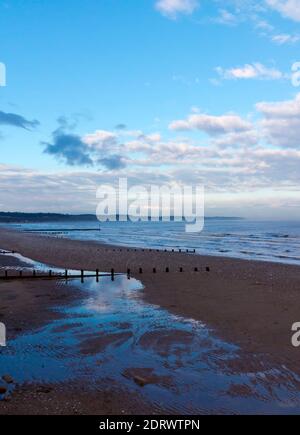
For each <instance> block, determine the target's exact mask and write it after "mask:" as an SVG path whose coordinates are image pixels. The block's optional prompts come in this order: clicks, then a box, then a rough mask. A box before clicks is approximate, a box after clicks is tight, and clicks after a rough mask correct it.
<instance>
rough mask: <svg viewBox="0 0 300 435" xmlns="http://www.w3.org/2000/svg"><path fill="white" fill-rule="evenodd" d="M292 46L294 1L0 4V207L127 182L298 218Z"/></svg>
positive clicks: (220, 210) (297, 3)
mask: <svg viewBox="0 0 300 435" xmlns="http://www.w3.org/2000/svg"><path fill="white" fill-rule="evenodd" d="M299 49H300V0H260V1H256V0H247V1H246V0H223V1H221V0H84V1H83V0H51V2H50V1H49V0H0V63H1V64H2V68H1V67H0V147H1V155H0V210H3V211H9V210H10V211H44V212H70V213H80V212H91V213H94V212H95V208H96V204H97V200H96V190H97V187H98V186H99V185H100V184H102V183H112V184H115V183H116V182H117V180H118V179H119V177H127V178H128V180H129V183H130V184H131V185H136V184H145V185H149V184H153V183H154V184H157V185H162V184H163V185H173V184H174V183H180V184H188V185H193V186H196V185H198V184H202V185H204V187H205V192H206V213H207V214H208V215H219V216H220V215H225V216H231V215H234V216H244V217H250V218H257V219H262V218H263V219H269V218H275V219H299V218H300V195H299V181H300V171H299V167H300V139H299V137H300V73H299V71H300V50H299ZM0 66H1V65H0ZM4 66H5V68H4ZM4 72H5V74H4ZM1 73H2V76H1ZM3 75H5V83H4V77H3ZM3 84H5V86H3ZM1 85H2V86H1Z"/></svg>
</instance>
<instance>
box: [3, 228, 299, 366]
mask: <svg viewBox="0 0 300 435" xmlns="http://www.w3.org/2000/svg"><path fill="white" fill-rule="evenodd" d="M0 248H1V249H8V250H14V251H16V252H19V253H20V254H22V255H24V256H26V257H29V258H32V259H33V260H36V261H40V262H43V263H46V264H49V265H52V266H56V267H62V268H68V269H82V268H84V269H85V270H95V269H97V268H98V269H99V270H100V271H101V272H109V271H110V270H111V268H114V269H115V272H122V273H124V272H125V273H126V271H127V269H128V268H130V269H131V274H132V276H133V277H135V278H137V279H138V280H140V281H141V282H142V284H143V286H144V290H143V295H142V297H143V298H144V300H145V301H146V302H149V303H152V304H155V305H158V306H160V307H162V308H165V309H167V310H168V311H170V312H171V313H173V314H176V315H179V316H182V317H185V318H193V319H195V320H200V321H202V322H204V323H205V324H206V325H207V326H208V327H209V328H211V329H212V330H213V331H214V332H215V333H216V334H217V335H218V336H220V337H222V338H224V339H225V340H227V341H229V342H232V343H234V344H237V345H239V346H240V347H241V350H245V351H247V352H253V353H256V354H260V353H261V354H268V356H269V357H270V358H272V359H274V361H283V363H285V364H286V365H287V366H288V367H292V369H293V370H296V371H297V372H298V373H300V368H299V367H298V359H299V349H296V348H293V347H292V345H291V335H292V333H291V326H292V324H293V323H295V322H297V321H299V320H300V313H299V309H298V306H299V304H300V292H299V290H300V268H299V267H298V266H294V265H286V264H279V263H270V262H262V261H249V260H238V259H231V258H225V257H213V256H200V255H195V254H186V253H179V252H174V253H173V252H164V251H159V252H156V251H155V250H142V249H137V250H135V249H132V248H128V249H124V248H123V247H116V246H111V245H104V244H100V243H97V242H90V241H89V242H84V241H77V240H70V239H62V238H54V237H45V236H39V235H36V234H28V233H21V232H19V231H13V230H4V229H0ZM153 267H155V268H156V273H155V274H154V273H153ZM167 267H168V268H169V273H166V268H167ZM180 267H182V268H183V273H180V271H179V270H180ZM195 267H197V268H198V272H194V268H195ZM206 267H209V268H210V271H209V272H207V271H206ZM139 268H142V269H143V273H142V274H140V273H139Z"/></svg>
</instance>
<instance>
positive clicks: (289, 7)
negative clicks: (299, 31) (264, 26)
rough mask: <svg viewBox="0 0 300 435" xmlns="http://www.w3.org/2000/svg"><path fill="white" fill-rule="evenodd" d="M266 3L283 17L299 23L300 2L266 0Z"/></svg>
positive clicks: (294, 0) (292, 0)
mask: <svg viewBox="0 0 300 435" xmlns="http://www.w3.org/2000/svg"><path fill="white" fill-rule="evenodd" d="M266 2H267V4H268V5H269V6H270V7H271V8H272V9H275V10H276V11H278V12H279V13H280V14H281V15H283V16H284V17H286V18H291V19H292V20H294V21H300V0H266Z"/></svg>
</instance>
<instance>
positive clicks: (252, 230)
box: [6, 218, 300, 265]
mask: <svg viewBox="0 0 300 435" xmlns="http://www.w3.org/2000/svg"><path fill="white" fill-rule="evenodd" d="M6 226H7V225H6ZM9 226H10V227H12V228H14V229H18V230H20V231H25V232H28V231H29V232H36V233H39V234H44V235H52V236H54V237H63V238H69V239H77V240H93V241H98V242H100V243H107V244H114V245H120V246H127V247H137V248H153V249H154V248H155V249H168V250H172V249H176V250H178V249H182V250H187V249H188V250H195V252H196V253H197V254H200V255H201V254H202V255H213V256H222V257H230V258H241V259H251V260H258V261H271V262H278V263H286V264H295V265H300V222H297V221H270V220H248V219H230V218H209V219H206V220H205V225H204V229H203V231H202V232H200V233H187V232H186V231H185V223H184V222H174V221H171V222H162V221H160V222H145V221H144V222H131V221H128V222H102V223H99V222H98V221H96V220H91V221H87V220H85V221H82V222H81V221H76V222H70V221H66V222H62V221H61V222H49V223H45V222H43V223H24V224H10V225H9Z"/></svg>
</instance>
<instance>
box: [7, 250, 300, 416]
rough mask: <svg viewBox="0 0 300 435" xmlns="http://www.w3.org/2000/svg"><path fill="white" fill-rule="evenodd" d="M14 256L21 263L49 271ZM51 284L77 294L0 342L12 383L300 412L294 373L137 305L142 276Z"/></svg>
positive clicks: (172, 409) (182, 404) (188, 404)
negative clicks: (51, 315)
mask: <svg viewBox="0 0 300 435" xmlns="http://www.w3.org/2000/svg"><path fill="white" fill-rule="evenodd" d="M7 255H8V254H7ZM18 258H19V260H20V261H21V262H22V263H23V264H25V266H24V268H25V269H26V267H33V266H34V267H35V268H38V269H40V270H47V269H48V268H49V267H48V266H46V265H42V264H40V263H35V262H32V261H31V260H29V259H25V258H24V257H21V256H18ZM52 270H57V271H60V269H54V268H52ZM37 285H39V286H40V288H41V289H42V286H43V281H39V283H37ZM53 285H56V286H67V287H68V288H69V291H70V292H71V291H72V290H73V291H74V287H79V288H80V289H81V290H82V291H83V297H82V298H81V299H80V300H79V301H77V302H75V303H73V304H71V305H69V306H67V307H65V306H64V307H63V308H62V307H55V308H54V309H55V310H56V311H58V312H59V313H60V316H59V318H58V319H56V320H53V321H51V322H50V323H48V324H47V325H46V326H44V327H42V328H39V329H37V330H34V331H31V332H30V333H25V334H21V335H19V336H18V337H17V338H16V339H14V340H11V341H9V343H8V346H7V347H6V348H1V350H0V373H1V374H4V373H9V374H10V375H11V376H13V378H14V379H15V380H16V381H17V382H18V383H19V384H22V383H53V384H55V383H61V382H65V381H74V380H80V381H83V382H84V383H85V385H88V386H89V388H99V385H101V382H103V383H106V384H107V382H111V383H113V384H114V385H121V386H122V388H124V387H125V388H126V387H128V389H130V390H131V391H132V390H136V391H138V392H139V394H141V395H142V396H143V399H145V400H146V401H147V402H149V403H150V404H151V405H152V406H153V411H154V412H155V411H157V412H159V411H161V410H163V411H164V412H169V413H181V414H199V413H206V414H208V413H220V414H231V413H296V414H299V413H300V387H299V386H300V378H299V377H298V376H297V375H296V374H295V373H293V372H291V371H290V370H288V369H287V368H286V367H285V366H284V365H280V364H278V365H277V366H275V365H274V364H271V363H270V362H268V358H267V357H266V356H264V355H253V354H251V355H249V354H247V353H245V352H242V351H241V350H240V349H239V348H238V347H237V346H235V345H233V344H230V343H226V342H225V341H223V340H221V339H219V338H218V337H217V336H216V335H215V334H214V333H213V331H211V330H210V329H209V328H207V326H206V325H204V324H202V323H201V322H197V321H194V320H191V319H184V318H180V317H177V316H174V315H172V314H170V313H169V312H168V311H166V310H164V309H161V308H160V307H157V306H153V305H150V304H147V303H145V302H144V301H143V299H142V298H141V290H142V288H143V286H142V283H141V282H139V281H137V280H135V279H130V280H129V279H127V276H123V275H120V276H116V277H115V281H113V282H112V281H111V279H110V277H101V278H100V280H99V282H96V280H95V279H94V278H87V279H85V280H84V282H83V283H81V282H80V280H78V279H73V278H71V279H69V280H61V281H58V282H55V281H54V282H53Z"/></svg>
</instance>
